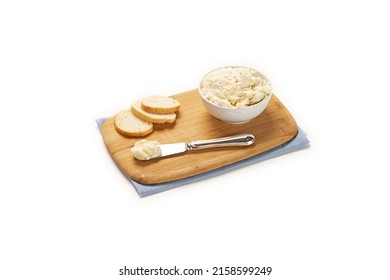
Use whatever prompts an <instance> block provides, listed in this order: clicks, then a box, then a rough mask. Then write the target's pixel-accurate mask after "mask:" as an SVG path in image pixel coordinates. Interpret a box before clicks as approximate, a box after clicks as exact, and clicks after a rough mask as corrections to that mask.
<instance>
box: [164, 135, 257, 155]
mask: <svg viewBox="0 0 390 280" xmlns="http://www.w3.org/2000/svg"><path fill="white" fill-rule="evenodd" d="M254 142H255V136H254V135H252V134H248V133H245V134H238V135H233V136H228V137H223V138H216V139H209V140H194V141H191V142H187V143H175V144H159V145H158V146H159V147H160V149H161V156H160V157H166V156H170V155H174V154H181V153H184V152H187V151H191V150H200V149H208V148H222V147H239V146H249V145H252V144H253V143H254Z"/></svg>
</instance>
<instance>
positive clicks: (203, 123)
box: [102, 89, 298, 184]
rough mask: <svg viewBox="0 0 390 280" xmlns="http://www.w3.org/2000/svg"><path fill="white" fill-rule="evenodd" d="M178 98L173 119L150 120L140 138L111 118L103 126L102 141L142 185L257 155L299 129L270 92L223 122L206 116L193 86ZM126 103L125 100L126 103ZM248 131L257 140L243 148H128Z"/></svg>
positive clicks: (201, 171) (120, 166)
mask: <svg viewBox="0 0 390 280" xmlns="http://www.w3.org/2000/svg"><path fill="white" fill-rule="evenodd" d="M172 97H173V98H175V99H177V100H178V101H179V102H180V103H181V107H180V111H179V112H178V116H177V120H176V122H175V123H173V124H162V125H157V124H155V125H154V131H153V132H152V133H151V134H149V135H147V136H145V137H142V138H130V137H125V136H122V135H121V134H119V133H118V132H117V131H116V130H115V127H114V118H113V117H111V118H109V119H107V121H106V122H105V123H104V125H103V127H102V135H103V139H104V142H105V144H106V146H107V149H108V151H109V152H110V154H111V156H112V158H113V159H114V161H115V162H116V164H117V165H118V167H119V168H120V169H121V170H122V172H123V173H124V174H125V175H126V176H128V177H130V178H131V179H133V180H134V181H137V182H139V183H142V184H158V183H163V182H170V181H174V180H179V179H183V178H187V177H190V176H194V175H197V174H200V173H204V172H207V171H210V170H214V169H216V168H219V167H223V166H226V165H229V164H232V163H235V162H238V161H241V160H244V159H246V158H249V157H252V156H255V155H258V154H261V153H263V152H265V151H268V150H270V149H272V148H275V147H277V146H279V145H282V144H284V143H286V142H287V141H289V140H291V139H292V138H294V136H295V135H296V134H297V131H298V128H297V125H296V123H295V120H294V119H293V117H292V116H291V114H290V113H289V112H288V110H287V109H286V107H285V106H284V105H283V104H282V103H281V102H280V101H279V99H278V98H277V97H276V96H275V94H273V96H272V98H271V101H270V103H269V105H268V107H267V108H266V110H265V111H264V112H263V113H262V114H261V115H260V116H258V117H257V118H255V119H253V120H251V121H249V122H247V123H245V124H234V125H233V124H226V123H223V122H221V121H220V120H218V119H216V118H214V117H213V116H211V115H210V114H209V113H208V112H207V111H206V109H205V108H204V107H203V104H202V103H201V100H200V97H199V96H198V91H197V90H196V89H195V90H191V91H188V92H184V93H181V94H177V95H173V96H172ZM130 106H131V104H128V107H129V108H130ZM239 133H251V134H253V135H255V136H256V142H255V143H254V144H253V145H251V146H248V147H226V148H217V149H206V150H198V151H190V152H186V153H184V154H180V155H174V156H171V157H165V158H160V159H153V160H149V161H139V160H136V159H135V158H134V157H133V156H132V154H131V152H130V148H131V147H132V146H133V145H134V143H135V142H137V141H139V140H141V139H147V140H158V141H159V142H160V143H161V144H168V143H178V142H188V141H192V140H201V139H211V138H218V137H225V136H229V135H234V134H239Z"/></svg>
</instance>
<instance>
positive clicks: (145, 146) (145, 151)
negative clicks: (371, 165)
mask: <svg viewBox="0 0 390 280" xmlns="http://www.w3.org/2000/svg"><path fill="white" fill-rule="evenodd" d="M159 144H160V143H159V142H158V141H148V140H145V139H142V140H141V141H138V142H136V143H135V144H134V146H133V148H131V149H130V151H131V153H132V154H133V156H134V157H135V158H136V159H139V160H149V159H152V158H158V157H161V149H160V147H159V146H158V145H159Z"/></svg>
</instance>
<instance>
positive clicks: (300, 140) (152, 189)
mask: <svg viewBox="0 0 390 280" xmlns="http://www.w3.org/2000/svg"><path fill="white" fill-rule="evenodd" d="M105 121H106V118H101V119H97V120H96V122H97V124H98V126H99V129H100V130H101V128H102V125H103V123H104V122H105ZM309 146H310V141H309V139H308V138H307V137H306V134H305V133H304V132H303V130H302V129H301V128H299V127H298V134H297V135H296V136H295V137H294V138H293V139H291V140H290V141H289V142H287V143H285V144H283V145H280V146H278V147H276V148H274V149H272V150H269V151H267V152H264V153H262V154H259V155H256V156H253V157H250V158H247V159H245V160H242V161H239V162H236V163H233V164H230V165H227V166H224V167H220V168H218V169H215V170H212V171H209V172H206V173H202V174H199V175H195V176H192V177H189V178H185V179H181V180H177V181H173V182H168V183H161V184H155V185H144V184H140V183H137V182H135V181H133V180H132V179H130V178H128V177H127V179H129V181H130V182H131V183H132V184H133V186H134V188H135V189H136V190H137V192H138V194H139V196H140V197H145V196H148V195H152V194H156V193H159V192H163V191H167V190H170V189H173V188H177V187H180V186H183V185H185V184H189V183H192V182H197V181H200V180H204V179H207V178H210V177H213V176H216V175H220V174H223V173H226V172H229V171H232V170H235V169H238V168H241V167H245V166H248V165H250V164H254V163H257V162H260V161H264V160H267V159H271V158H274V157H277V156H281V155H284V154H288V153H291V152H295V151H298V150H302V149H304V148H308V147H309Z"/></svg>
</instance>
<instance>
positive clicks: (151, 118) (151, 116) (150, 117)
mask: <svg viewBox="0 0 390 280" xmlns="http://www.w3.org/2000/svg"><path fill="white" fill-rule="evenodd" d="M141 102H142V101H141V100H139V101H137V102H135V103H134V104H133V105H131V111H132V112H133V114H134V115H136V116H137V117H139V118H141V119H143V120H145V121H148V122H152V123H173V122H174V121H175V120H176V114H175V113H167V114H155V113H148V112H145V111H144V110H143V109H142V107H141Z"/></svg>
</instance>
